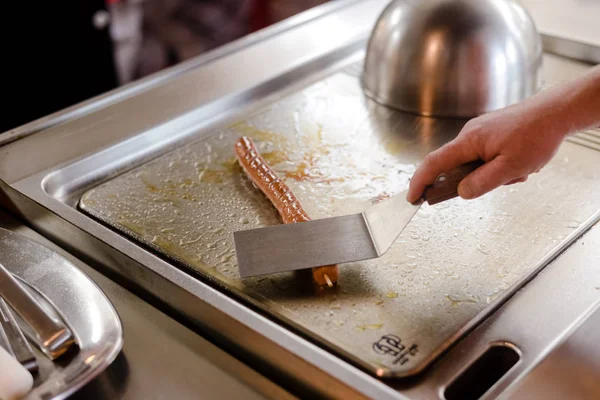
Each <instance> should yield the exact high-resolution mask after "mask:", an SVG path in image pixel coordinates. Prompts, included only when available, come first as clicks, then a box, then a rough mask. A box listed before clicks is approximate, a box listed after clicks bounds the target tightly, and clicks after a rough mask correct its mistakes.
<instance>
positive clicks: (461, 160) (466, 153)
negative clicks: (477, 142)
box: [406, 139, 479, 203]
mask: <svg viewBox="0 0 600 400" xmlns="http://www.w3.org/2000/svg"><path fill="white" fill-rule="evenodd" d="M478 158H479V157H478V155H477V153H476V152H475V151H473V148H472V146H471V145H470V143H468V142H467V141H466V140H464V139H455V140H453V141H452V142H450V143H448V144H446V145H444V146H442V147H440V148H439V149H438V150H436V151H434V152H431V153H429V154H428V155H427V157H425V159H424V160H423V163H422V164H421V165H420V166H419V168H418V169H417V171H416V172H415V173H414V175H413V177H412V178H411V180H410V186H409V190H408V194H407V196H406V199H407V200H408V201H409V202H411V203H414V202H415V201H417V200H419V198H420V197H421V196H422V195H423V192H424V191H425V188H426V187H427V186H428V185H431V184H432V183H433V182H434V181H435V179H436V178H437V177H438V176H439V175H440V174H441V173H442V172H446V171H449V170H451V169H453V168H456V167H458V166H460V165H462V164H465V163H467V162H469V161H473V160H476V159H478Z"/></svg>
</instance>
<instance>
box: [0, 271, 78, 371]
mask: <svg viewBox="0 0 600 400" xmlns="http://www.w3.org/2000/svg"><path fill="white" fill-rule="evenodd" d="M0 296H1V297H2V298H4V300H6V302H7V303H8V304H9V305H10V306H11V308H12V309H13V310H14V311H15V312H16V313H17V314H18V316H19V317H21V319H22V320H23V322H25V323H26V324H27V325H28V326H29V328H31V329H30V330H28V332H29V333H30V334H31V336H33V337H31V339H32V341H33V342H34V343H35V345H36V346H37V347H39V348H40V350H41V351H42V352H43V353H44V354H45V355H46V356H47V357H48V358H50V359H51V360H53V361H54V360H56V359H57V358H59V357H60V356H62V355H63V354H65V353H66V352H67V351H68V350H69V349H70V348H71V347H72V346H73V345H75V343H76V342H75V337H74V335H73V333H72V332H71V330H70V329H69V328H68V327H67V326H66V325H65V324H64V323H63V322H62V321H60V320H59V319H58V318H56V317H54V316H52V315H49V314H48V313H47V312H46V311H45V310H44V308H43V307H42V306H41V305H40V304H39V303H38V301H37V300H36V299H35V298H34V297H33V296H32V295H31V294H29V292H27V290H25V288H23V286H22V285H21V283H20V282H19V281H18V280H17V279H16V278H15V277H13V275H12V274H11V273H10V272H9V271H8V270H7V269H6V268H5V267H4V265H2V264H0ZM0 300H1V299H0ZM1 303H3V302H2V301H0V304H1ZM6 309H8V307H7V308H6ZM8 313H10V311H9V312H8ZM3 314H6V312H4V311H3ZM13 321H14V320H13ZM15 325H16V324H15Z"/></svg>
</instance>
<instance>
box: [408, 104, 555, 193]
mask: <svg viewBox="0 0 600 400" xmlns="http://www.w3.org/2000/svg"><path fill="white" fill-rule="evenodd" d="M546 117H547V114H546V113H541V114H540V113H536V112H533V110H530V109H529V107H510V108H507V109H504V110H500V111H498V112H495V113H490V114H486V115H483V116H481V117H478V118H475V119H472V120H470V121H469V122H467V124H466V125H465V126H464V128H463V129H462V131H461V132H460V133H459V134H458V136H457V137H456V139H454V140H453V141H452V142H450V143H448V144H446V145H445V146H443V147H441V148H440V149H438V150H436V151H434V152H432V153H430V154H428V155H427V157H426V158H425V160H424V162H423V164H422V165H421V166H420V167H419V168H418V169H417V171H416V173H415V174H414V176H413V177H412V179H411V182H410V190H409V193H408V201H410V202H414V201H416V200H418V198H419V197H421V195H422V194H423V191H424V190H425V187H426V186H427V185H429V184H431V183H432V182H433V181H434V180H435V178H437V176H438V175H440V174H441V173H442V172H445V171H448V170H451V169H453V168H456V167H458V166H459V165H461V164H465V163H467V162H469V161H474V160H478V159H481V160H483V161H486V163H485V164H484V165H483V166H481V167H479V168H478V169H477V170H475V171H474V172H473V173H471V174H469V175H468V176H467V177H466V178H465V179H463V181H462V182H461V183H460V185H459V186H458V194H459V196H460V197H462V198H464V199H474V198H476V197H479V196H481V195H483V194H485V193H487V192H489V191H491V190H493V189H495V188H497V187H498V186H501V185H505V184H510V183H516V182H525V180H527V177H528V176H529V174H531V173H534V172H538V171H539V170H540V169H541V168H542V167H543V166H544V165H545V164H546V163H547V162H548V161H550V159H551V158H552V156H553V155H554V153H555V152H556V150H557V148H558V146H559V145H560V143H561V141H562V140H563V138H564V132H563V131H562V130H561V129H560V128H559V127H557V126H553V125H552V124H549V123H548V122H547V118H546Z"/></svg>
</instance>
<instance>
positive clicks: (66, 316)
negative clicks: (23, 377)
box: [0, 229, 123, 399]
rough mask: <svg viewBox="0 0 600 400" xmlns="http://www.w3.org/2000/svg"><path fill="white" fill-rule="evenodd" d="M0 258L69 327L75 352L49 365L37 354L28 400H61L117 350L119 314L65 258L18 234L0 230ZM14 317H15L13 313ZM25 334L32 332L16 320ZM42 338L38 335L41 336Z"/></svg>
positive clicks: (102, 366)
mask: <svg viewBox="0 0 600 400" xmlns="http://www.w3.org/2000/svg"><path fill="white" fill-rule="evenodd" d="M0 262H2V263H3V264H4V265H5V266H6V267H7V269H8V270H9V271H10V273H11V274H13V275H14V276H15V277H16V278H18V279H19V280H20V282H22V286H23V287H24V289H26V290H27V292H28V293H29V295H31V296H33V297H34V299H35V301H37V302H40V303H41V306H42V307H44V308H45V309H46V310H48V311H50V310H54V313H55V315H54V316H53V317H55V318H57V319H61V320H62V321H61V322H63V321H64V323H65V324H66V325H67V326H68V327H69V328H70V329H71V330H72V331H73V333H74V335H75V336H76V340H77V342H78V345H79V346H78V349H77V351H76V352H75V353H69V354H65V356H64V360H63V358H61V362H60V363H54V362H51V361H50V360H47V359H45V358H44V356H43V355H41V354H39V355H38V356H37V359H38V363H39V374H37V375H36V376H35V378H36V380H35V386H34V389H33V390H32V391H31V392H30V393H29V394H28V396H27V398H30V399H64V398H66V397H68V396H69V395H71V394H72V393H73V392H75V391H76V390H77V389H79V388H80V387H81V386H83V385H85V384H86V383H88V382H89V381H90V380H92V379H93V378H95V377H96V376H98V374H99V373H101V372H102V371H103V370H104V369H105V368H106V367H108V366H109V365H110V364H111V363H112V362H113V361H114V359H115V358H116V357H117V355H118V354H119V352H120V351H121V346H122V344H123V343H122V334H123V332H122V328H121V323H120V320H119V317H118V315H117V313H116V312H115V310H114V308H113V307H112V305H111V304H110V302H109V301H108V300H107V299H106V297H105V296H104V294H103V293H102V291H101V290H99V288H98V287H97V286H96V285H95V284H94V282H93V281H92V280H90V279H89V278H88V277H87V276H86V275H84V274H83V273H82V272H81V271H79V270H78V269H77V268H75V266H73V265H72V264H71V263H70V262H69V261H68V260H66V259H65V258H63V257H62V256H60V255H59V254H57V253H56V252H54V251H52V250H50V249H49V248H47V247H45V246H42V245H41V244H39V243H37V242H34V241H32V240H31V239H28V238H26V237H24V236H21V235H18V234H15V233H12V232H10V231H8V230H5V229H0ZM15 317H17V315H15ZM20 325H21V326H22V327H23V329H24V331H25V333H26V334H27V333H28V332H29V335H35V333H33V332H32V331H28V330H27V329H26V327H25V326H24V325H23V324H20ZM42 340H43V339H42Z"/></svg>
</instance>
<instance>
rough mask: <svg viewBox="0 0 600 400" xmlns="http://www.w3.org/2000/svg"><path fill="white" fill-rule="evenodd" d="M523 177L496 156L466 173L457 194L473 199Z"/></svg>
mask: <svg viewBox="0 0 600 400" xmlns="http://www.w3.org/2000/svg"><path fill="white" fill-rule="evenodd" d="M520 179H523V177H522V176H521V174H517V173H515V171H514V169H513V168H511V167H510V165H509V164H508V163H506V162H505V161H504V160H503V159H502V157H496V158H494V159H493V160H491V161H490V162H488V163H486V164H484V165H482V166H481V167H479V168H477V169H476V170H475V171H473V172H471V173H470V174H469V175H467V176H466V177H465V178H464V179H463V180H462V181H461V182H460V184H459V185H458V195H459V196H460V197H462V198H463V199H475V198H477V197H480V196H483V195H484V194H486V193H488V192H490V191H492V190H494V189H496V188H497V187H498V186H502V185H504V184H507V183H509V182H511V181H519V180H520Z"/></svg>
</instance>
